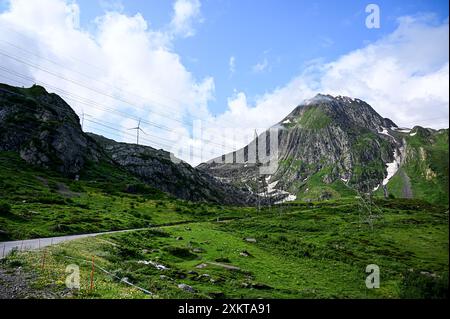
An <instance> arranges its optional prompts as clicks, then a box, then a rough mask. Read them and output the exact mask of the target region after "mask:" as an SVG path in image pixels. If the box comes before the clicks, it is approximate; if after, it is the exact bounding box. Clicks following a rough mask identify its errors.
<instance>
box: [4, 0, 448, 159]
mask: <svg viewBox="0 0 450 319" xmlns="http://www.w3.org/2000/svg"><path fill="white" fill-rule="evenodd" d="M370 3H375V4H376V5H378V7H379V9H380V28H371V29H369V28H367V27H366V24H365V22H366V18H367V16H368V13H366V10H365V9H366V6H367V5H368V4H370ZM448 10H449V8H448V1H446V0H409V1H400V0H397V1H396V0H383V1H373V2H372V1H359V0H341V1H337V0H321V1H301V0H292V1H287V0H284V1H276V0H258V1H256V0H239V1H238V0H171V1H168V0H164V1H163V0H158V1H157V0H146V1H141V0H129V1H126V0H39V1H31V0H0V30H1V32H0V58H1V59H0V82H6V83H9V84H12V85H19V86H30V85H32V84H33V83H37V84H41V85H43V86H45V87H46V88H47V90H48V91H50V92H55V93H57V94H59V95H60V96H62V97H63V98H64V99H65V100H66V101H67V102H68V103H69V104H70V105H71V106H72V108H73V109H74V110H75V111H76V112H77V113H78V114H79V115H81V114H82V113H83V112H84V113H86V114H88V115H89V119H90V120H93V121H94V120H95V122H97V123H94V122H92V121H86V127H84V129H85V130H87V131H92V132H96V133H99V134H102V135H105V136H107V137H110V138H114V139H116V140H120V141H124V142H134V141H135V136H133V134H130V131H129V130H128V129H129V128H131V127H135V126H136V124H137V120H138V119H142V127H143V128H144V130H145V131H146V132H147V133H148V134H149V135H148V136H147V137H146V140H145V139H144V138H143V140H142V142H143V143H145V144H147V145H151V146H154V147H158V148H160V147H161V148H165V149H166V150H169V151H173V152H174V153H175V154H177V155H178V156H179V157H181V158H183V159H184V160H186V161H188V162H190V163H192V164H196V163H199V162H200V161H197V160H192V158H189V157H187V156H185V154H184V155H183V154H181V155H180V154H178V153H177V152H176V150H175V149H178V148H190V147H195V148H203V146H202V145H205V140H209V141H216V143H214V144H215V145H212V144H211V143H206V147H204V148H203V149H206V150H207V151H208V152H209V153H208V154H203V153H202V154H201V157H202V160H207V159H210V158H213V157H215V156H218V155H221V154H223V153H225V152H228V151H230V150H232V149H235V148H236V147H240V146H243V145H245V144H246V143H247V142H248V141H249V140H250V139H251V138H252V136H253V132H254V130H255V129H257V130H258V131H262V130H264V129H267V128H268V127H270V126H272V125H274V124H276V123H278V122H279V121H281V120H282V119H283V118H284V117H285V116H286V115H287V114H289V113H290V112H291V111H292V109H293V108H294V107H295V106H296V105H298V104H299V103H301V102H302V101H303V100H304V99H308V98H311V97H312V96H314V95H315V94H317V93H319V92H320V93H325V94H332V95H347V96H351V97H355V98H359V99H362V100H364V101H366V102H368V103H369V104H370V105H371V106H372V107H373V108H374V109H375V110H376V111H377V112H378V113H379V114H380V115H382V116H384V117H389V118H390V119H392V120H393V121H394V122H395V123H396V124H398V125H399V126H406V127H412V126H414V125H421V126H425V127H432V128H443V127H448V113H449V89H448V87H449V40H448V39H449V20H448ZM43 69H44V70H46V71H43ZM80 84H81V85H80ZM86 101H88V103H86ZM195 121H199V123H200V124H201V129H200V130H199V131H200V132H201V136H200V137H198V136H197V137H196V136H194V135H195V132H196V130H195V126H196V125H197V124H195ZM155 124H156V125H155ZM105 125H106V126H105ZM161 126H163V127H161ZM227 128H232V129H234V130H235V131H234V132H231V133H230V131H227ZM150 135H151V136H152V138H150ZM205 136H206V138H205ZM229 143H231V144H232V145H231V146H229V145H228V146H229V147H228V146H227V148H226V149H223V148H221V147H217V145H222V144H229ZM168 144H170V145H168ZM172 146H174V147H173V148H174V150H172V149H171V148H172ZM202 152H203V151H202Z"/></svg>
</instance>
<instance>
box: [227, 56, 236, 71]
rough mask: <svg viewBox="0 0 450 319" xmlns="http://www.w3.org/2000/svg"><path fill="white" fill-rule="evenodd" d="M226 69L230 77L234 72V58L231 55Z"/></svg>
mask: <svg viewBox="0 0 450 319" xmlns="http://www.w3.org/2000/svg"><path fill="white" fill-rule="evenodd" d="M228 68H229V70H230V75H233V74H234V72H236V58H235V57H234V56H233V55H232V56H230V59H229V60H228Z"/></svg>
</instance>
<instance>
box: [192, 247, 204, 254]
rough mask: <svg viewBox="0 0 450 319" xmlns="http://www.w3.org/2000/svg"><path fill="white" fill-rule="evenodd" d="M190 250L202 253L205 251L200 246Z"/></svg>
mask: <svg viewBox="0 0 450 319" xmlns="http://www.w3.org/2000/svg"><path fill="white" fill-rule="evenodd" d="M192 252H194V253H203V252H205V250H203V249H201V248H194V249H192Z"/></svg>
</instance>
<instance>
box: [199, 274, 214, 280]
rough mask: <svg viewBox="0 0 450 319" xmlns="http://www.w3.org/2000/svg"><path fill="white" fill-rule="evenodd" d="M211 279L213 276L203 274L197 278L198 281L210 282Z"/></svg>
mask: <svg viewBox="0 0 450 319" xmlns="http://www.w3.org/2000/svg"><path fill="white" fill-rule="evenodd" d="M210 279H211V276H210V275H208V274H202V275H200V276H198V277H197V280H206V281H209V280H210Z"/></svg>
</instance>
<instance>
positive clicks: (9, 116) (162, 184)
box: [0, 84, 256, 204]
mask: <svg viewBox="0 0 450 319" xmlns="http://www.w3.org/2000/svg"><path fill="white" fill-rule="evenodd" d="M0 151H13V152H17V153H19V154H20V157H21V158H22V159H23V160H25V161H26V162H28V163H30V164H34V165H37V166H40V167H44V168H47V169H50V170H54V171H57V172H59V173H61V174H63V175H64V176H66V177H69V178H75V177H77V176H81V178H83V176H89V174H87V173H86V170H89V169H91V168H92V167H94V168H95V167H101V165H100V164H102V165H103V163H107V164H108V165H109V166H110V167H111V168H112V169H113V170H114V169H115V170H121V171H122V170H125V171H126V172H128V173H130V174H131V175H133V176H135V177H138V178H139V179H140V180H141V181H143V182H145V183H146V184H148V185H151V186H153V187H155V188H157V189H159V190H162V191H164V192H167V193H170V194H172V195H174V196H176V197H178V198H182V199H187V200H193V201H210V202H217V203H224V204H247V203H251V202H255V201H256V197H255V196H254V195H252V194H250V193H249V192H248V191H246V190H240V189H238V188H236V187H234V186H232V185H229V184H226V183H222V182H220V181H218V180H217V179H215V178H213V177H212V176H210V175H209V174H208V173H206V172H204V171H201V170H198V169H195V168H193V167H191V166H190V165H189V164H187V163H184V162H181V163H178V164H175V163H173V162H172V161H171V160H170V154H169V153H168V152H166V151H163V150H156V149H154V148H152V147H148V146H141V145H135V144H126V143H118V142H115V141H113V140H109V139H106V138H104V137H102V136H98V135H95V134H86V133H84V132H83V131H82V129H81V126H80V120H79V118H78V116H77V115H76V113H75V112H74V111H73V110H72V109H71V107H70V106H69V105H68V104H67V103H66V102H65V101H64V100H63V99H62V98H61V97H59V96H58V95H56V94H52V93H48V92H47V91H46V90H45V89H44V88H43V87H41V86H37V85H34V86H32V87H31V88H18V87H13V86H9V85H6V84H0Z"/></svg>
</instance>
